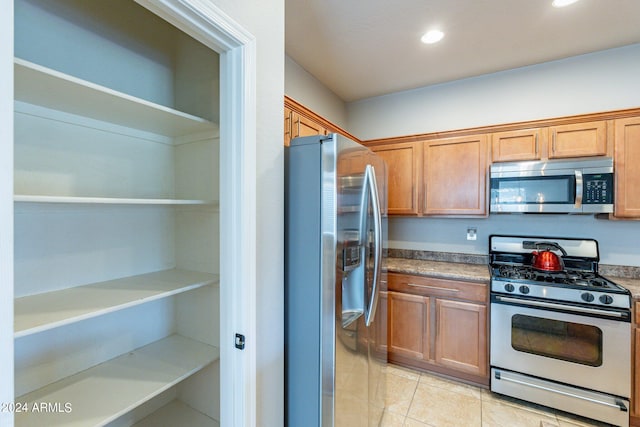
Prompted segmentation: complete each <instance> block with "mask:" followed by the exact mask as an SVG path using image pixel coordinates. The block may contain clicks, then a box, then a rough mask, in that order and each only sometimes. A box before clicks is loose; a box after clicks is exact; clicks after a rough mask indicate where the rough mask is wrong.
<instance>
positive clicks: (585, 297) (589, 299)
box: [580, 292, 596, 302]
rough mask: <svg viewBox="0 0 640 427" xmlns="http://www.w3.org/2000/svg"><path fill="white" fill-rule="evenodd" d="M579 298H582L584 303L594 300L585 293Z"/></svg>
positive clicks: (591, 295) (590, 295)
mask: <svg viewBox="0 0 640 427" xmlns="http://www.w3.org/2000/svg"><path fill="white" fill-rule="evenodd" d="M580 297H581V298H582V300H583V301H586V302H591V301H593V300H594V299H596V297H594V296H593V294H590V293H589V292H585V293H583V294H582V295H580Z"/></svg>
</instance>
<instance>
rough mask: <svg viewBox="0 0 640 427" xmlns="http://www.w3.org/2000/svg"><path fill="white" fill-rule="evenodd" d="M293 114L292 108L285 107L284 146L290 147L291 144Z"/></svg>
mask: <svg viewBox="0 0 640 427" xmlns="http://www.w3.org/2000/svg"><path fill="white" fill-rule="evenodd" d="M292 114H293V112H292V111H291V108H289V107H284V145H285V146H287V147H288V146H289V144H290V143H291V129H292V126H291V115H292Z"/></svg>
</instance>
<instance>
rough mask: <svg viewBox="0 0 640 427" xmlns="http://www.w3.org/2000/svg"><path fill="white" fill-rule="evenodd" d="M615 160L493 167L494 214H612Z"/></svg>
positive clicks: (529, 163) (546, 162)
mask: <svg viewBox="0 0 640 427" xmlns="http://www.w3.org/2000/svg"><path fill="white" fill-rule="evenodd" d="M613 183H614V181H613V159H612V158H610V157H606V158H597V159H572V160H549V161H530V162H512V163H496V164H493V165H491V201H490V208H489V209H490V212H492V213H571V214H594V213H609V212H613V200H614V194H613Z"/></svg>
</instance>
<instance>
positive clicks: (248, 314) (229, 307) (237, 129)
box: [136, 0, 257, 426]
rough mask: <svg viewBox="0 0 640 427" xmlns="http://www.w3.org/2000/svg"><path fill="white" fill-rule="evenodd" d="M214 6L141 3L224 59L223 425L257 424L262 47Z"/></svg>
mask: <svg viewBox="0 0 640 427" xmlns="http://www.w3.org/2000/svg"><path fill="white" fill-rule="evenodd" d="M212 1H215V0H210V1H207V0H136V2H137V3H138V4H140V5H142V6H144V7H145V8H147V9H149V10H150V11H152V12H153V13H155V14H156V15H158V16H159V17H161V18H162V19H164V20H165V21H167V22H169V23H170V24H172V25H174V26H176V27H177V28H179V29H180V30H181V31H183V32H185V33H186V34H189V35H190V36H191V37H193V38H194V39H196V40H198V41H199V42H201V43H202V44H204V45H205V46H208V47H209V48H211V49H212V50H214V51H216V52H217V53H219V54H220V82H221V85H220V258H221V259H220V417H221V420H220V421H221V425H222V426H236V425H242V426H255V425H256V348H255V342H256V316H255V313H256V299H255V295H256V218H255V215H256V103H257V99H256V73H257V69H256V42H255V37H254V36H253V35H252V34H251V33H249V32H248V31H246V30H245V29H244V28H243V27H242V26H240V25H239V24H238V23H237V22H235V21H234V20H233V19H232V18H231V17H229V16H228V15H227V14H226V13H224V12H223V11H222V10H221V9H219V8H218V7H217V6H215V5H214V4H212ZM236 333H239V334H242V335H244V336H245V342H246V345H245V347H244V350H239V349H236V348H235V334H236Z"/></svg>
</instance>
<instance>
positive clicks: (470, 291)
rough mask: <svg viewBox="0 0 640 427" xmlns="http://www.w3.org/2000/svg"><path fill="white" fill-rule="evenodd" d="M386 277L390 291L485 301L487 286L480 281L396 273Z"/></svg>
mask: <svg viewBox="0 0 640 427" xmlns="http://www.w3.org/2000/svg"><path fill="white" fill-rule="evenodd" d="M387 279H388V286H389V290H390V291H395V292H405V293H409V294H415V295H425V296H438V297H445V298H452V299H463V300H469V301H477V302H481V303H486V302H487V296H488V294H487V292H488V288H487V285H485V284H482V283H473V282H460V281H458V280H447V279H436V278H433V277H423V276H413V275H408V274H398V273H388V275H387Z"/></svg>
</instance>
